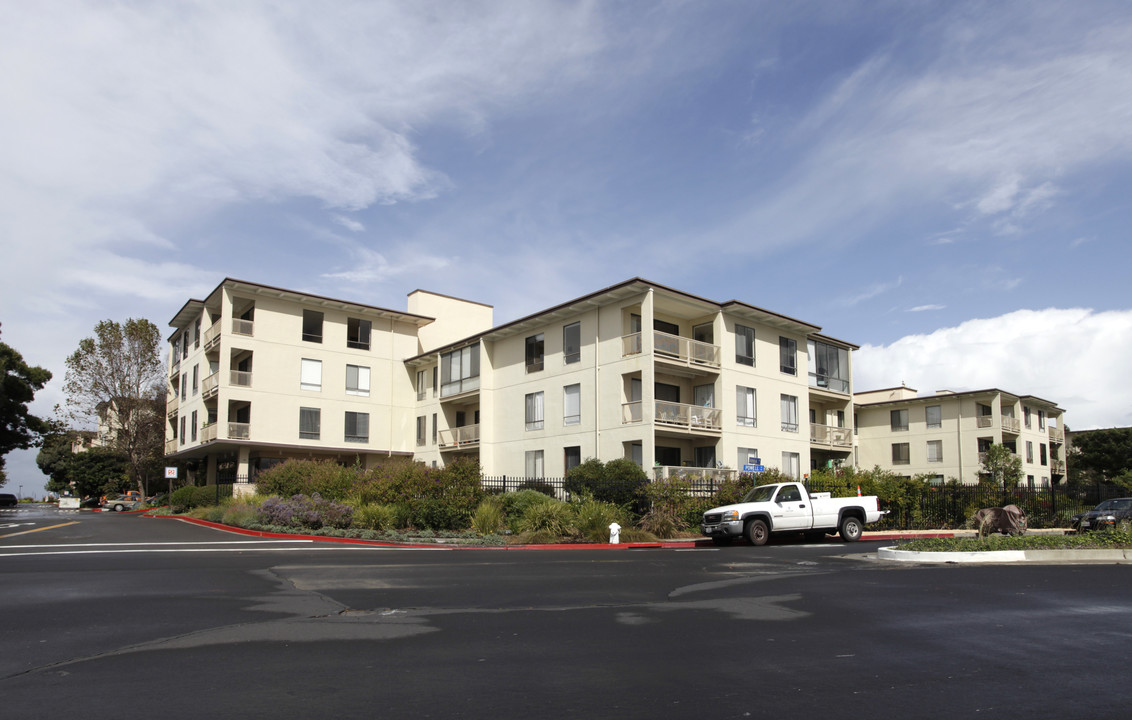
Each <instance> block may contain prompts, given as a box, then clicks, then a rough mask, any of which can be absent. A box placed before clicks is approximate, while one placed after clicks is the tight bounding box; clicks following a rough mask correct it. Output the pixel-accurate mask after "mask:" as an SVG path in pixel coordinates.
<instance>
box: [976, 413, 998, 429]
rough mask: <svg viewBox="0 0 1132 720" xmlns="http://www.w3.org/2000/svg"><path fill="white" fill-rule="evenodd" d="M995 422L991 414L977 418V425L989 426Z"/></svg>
mask: <svg viewBox="0 0 1132 720" xmlns="http://www.w3.org/2000/svg"><path fill="white" fill-rule="evenodd" d="M993 424H994V418H993V417H992V416H990V415H979V416H977V417H976V418H975V427H981V428H989V427H990V426H991V425H993Z"/></svg>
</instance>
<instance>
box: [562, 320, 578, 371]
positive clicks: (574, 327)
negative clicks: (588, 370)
mask: <svg viewBox="0 0 1132 720" xmlns="http://www.w3.org/2000/svg"><path fill="white" fill-rule="evenodd" d="M571 333H574V334H576V341H577V342H576V343H575V344H574V345H573V347H571V338H570V335H571ZM581 361H582V323H581V322H580V321H579V322H572V323H570V324H569V325H563V326H562V364H563V365H572V364H573V363H576V362H581Z"/></svg>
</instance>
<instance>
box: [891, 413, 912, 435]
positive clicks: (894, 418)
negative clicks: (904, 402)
mask: <svg viewBox="0 0 1132 720" xmlns="http://www.w3.org/2000/svg"><path fill="white" fill-rule="evenodd" d="M888 422H889V425H890V426H891V427H892V431H893V432H900V431H902V430H907V429H908V411H907V410H891V411H889V413H888Z"/></svg>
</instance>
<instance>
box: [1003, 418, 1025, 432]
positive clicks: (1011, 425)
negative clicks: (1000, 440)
mask: <svg viewBox="0 0 1132 720" xmlns="http://www.w3.org/2000/svg"><path fill="white" fill-rule="evenodd" d="M1021 429H1022V424H1021V423H1019V422H1018V418H1012V417H1010V416H1009V415H1003V416H1002V431H1003V432H1008V433H1013V434H1014V435H1017V434H1018V433H1019V431H1020V430H1021Z"/></svg>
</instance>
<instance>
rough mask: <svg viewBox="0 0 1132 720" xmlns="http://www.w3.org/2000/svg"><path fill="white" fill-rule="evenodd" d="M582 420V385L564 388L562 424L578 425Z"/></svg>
mask: <svg viewBox="0 0 1132 720" xmlns="http://www.w3.org/2000/svg"><path fill="white" fill-rule="evenodd" d="M581 422H582V386H581V385H567V386H566V387H564V388H562V424H563V425H578V424H579V423H581Z"/></svg>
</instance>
